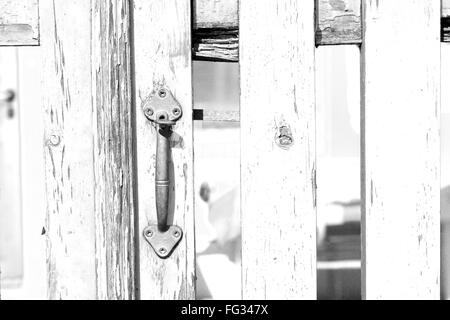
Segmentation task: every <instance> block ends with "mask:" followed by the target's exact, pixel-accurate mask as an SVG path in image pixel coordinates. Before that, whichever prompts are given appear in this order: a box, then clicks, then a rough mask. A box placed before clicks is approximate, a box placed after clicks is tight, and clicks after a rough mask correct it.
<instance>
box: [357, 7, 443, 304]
mask: <svg viewBox="0 0 450 320" xmlns="http://www.w3.org/2000/svg"><path fill="white" fill-rule="evenodd" d="M363 17H364V21H365V27H364V30H365V34H364V41H363V49H362V61H363V62H362V63H363V73H362V74H363V78H362V79H363V80H362V81H363V92H362V99H363V114H362V119H363V121H362V132H363V143H362V151H363V154H362V161H363V176H362V199H363V222H362V223H363V279H362V283H363V296H364V297H365V298H366V299H439V233H440V229H439V225H440V219H439V218H440V212H439V210H440V208H439V206H440V204H439V197H440V133H439V130H440V39H439V38H440V26H439V21H440V3H439V1H434V0H408V1H406V0H404V1H391V0H377V1H375V0H368V1H365V2H364V6H363ZM418 61H420V63H417V62H418Z"/></svg>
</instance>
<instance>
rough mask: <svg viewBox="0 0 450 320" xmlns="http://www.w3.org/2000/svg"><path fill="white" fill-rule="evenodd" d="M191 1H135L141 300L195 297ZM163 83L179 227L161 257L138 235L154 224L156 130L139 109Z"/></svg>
mask: <svg viewBox="0 0 450 320" xmlns="http://www.w3.org/2000/svg"><path fill="white" fill-rule="evenodd" d="M190 34H191V8H190V1H166V0H135V1H134V41H135V42H134V55H135V69H134V70H135V72H136V97H137V98H136V99H137V101H136V123H137V124H136V127H137V160H138V198H139V200H138V202H139V239H140V245H139V248H140V250H139V251H140V286H141V288H140V289H141V292H140V296H141V298H142V299H193V298H195V242H194V200H193V199H194V193H193V122H192V113H193V112H192V79H191V77H192V59H191V36H190ZM158 84H165V85H166V86H167V87H168V88H169V89H170V90H171V91H172V92H173V93H174V95H175V97H176V99H177V100H178V101H179V103H180V104H181V106H182V108H183V118H182V119H181V120H180V121H179V122H178V123H177V125H176V127H175V128H174V135H173V140H174V141H173V143H172V145H173V146H172V160H173V161H172V162H173V177H174V180H175V183H174V189H173V190H172V193H173V199H174V200H173V201H174V204H173V208H174V214H173V216H174V219H173V220H174V221H173V222H174V224H176V225H178V226H180V227H181V228H182V229H183V231H184V236H183V239H182V241H181V243H180V244H179V245H178V247H177V248H176V250H175V251H174V253H173V254H172V256H171V257H170V258H168V259H166V260H162V259H160V258H158V257H157V255H156V254H155V253H154V251H153V249H152V248H151V247H150V245H149V244H148V243H147V242H146V241H145V239H144V237H143V235H142V233H143V230H144V228H145V227H147V226H148V225H149V224H155V223H156V222H157V218H156V206H155V186H154V184H155V153H156V129H155V127H154V125H152V124H151V123H149V121H148V120H147V119H146V118H145V116H144V114H143V111H142V104H143V101H144V100H145V99H146V97H148V96H149V95H151V94H152V91H153V90H154V86H156V85H158Z"/></svg>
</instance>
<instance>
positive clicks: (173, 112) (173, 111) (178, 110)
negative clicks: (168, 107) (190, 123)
mask: <svg viewBox="0 0 450 320" xmlns="http://www.w3.org/2000/svg"><path fill="white" fill-rule="evenodd" d="M172 114H173V115H174V116H179V115H180V114H181V110H180V109H179V108H174V109H173V110H172Z"/></svg>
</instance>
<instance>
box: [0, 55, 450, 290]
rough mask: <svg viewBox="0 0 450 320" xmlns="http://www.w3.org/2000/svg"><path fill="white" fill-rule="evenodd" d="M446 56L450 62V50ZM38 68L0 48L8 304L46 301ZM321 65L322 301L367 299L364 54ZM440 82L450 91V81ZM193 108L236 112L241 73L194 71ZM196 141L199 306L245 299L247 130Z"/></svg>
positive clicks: (448, 156) (446, 286) (320, 59)
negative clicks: (243, 145) (243, 166)
mask: <svg viewBox="0 0 450 320" xmlns="http://www.w3.org/2000/svg"><path fill="white" fill-rule="evenodd" d="M443 47H444V48H443V50H448V54H450V46H447V47H448V48H447V47H445V46H443ZM36 59H37V58H36V49H33V48H17V49H16V48H1V49H0V270H1V281H0V285H1V294H2V298H3V299H45V298H46V292H45V288H46V270H45V268H46V267H45V259H46V254H45V243H44V239H43V237H42V236H41V232H42V227H43V226H44V224H45V209H46V208H45V199H44V190H43V188H44V171H43V169H44V160H43V150H42V144H43V124H42V113H41V110H40V99H41V94H42V92H41V90H40V78H39V69H38V66H37V64H36V63H35V61H37V60H36ZM316 59H317V73H316V74H317V80H316V81H317V136H318V141H317V157H318V177H317V180H318V219H317V232H318V244H317V253H318V264H317V268H318V293H319V299H360V298H361V294H360V291H361V279H360V278H361V272H360V266H361V263H360V258H361V245H360V243H361V236H360V233H361V228H360V221H361V210H360V89H359V88H360V80H359V79H360V52H359V49H358V48H357V47H356V46H333V47H320V48H318V49H317V56H316ZM444 63H445V61H444ZM444 70H450V65H444ZM442 76H443V77H448V80H445V79H443V80H444V81H448V82H447V83H450V72H449V73H447V74H443V75H442ZM447 91H448V90H447ZM442 102H443V103H442V124H443V125H442V129H441V134H442V179H441V180H442V200H441V204H442V205H441V211H442V218H441V221H442V223H441V226H442V227H441V229H442V298H444V299H449V298H450V278H449V276H448V274H449V272H450V258H449V250H448V244H449V243H450V93H449V92H446V91H445V90H443V101H442ZM194 104H195V108H198V109H209V110H216V111H235V112H238V111H239V65H238V64H233V63H216V62H215V63H212V62H206V61H205V62H203V61H196V62H194ZM445 124H447V126H446V125H445ZM194 135H195V139H194V141H195V172H196V180H195V190H196V224H197V225H196V232H197V234H196V239H197V254H198V259H197V263H198V266H197V267H198V284H197V287H198V299H240V292H241V287H240V281H241V274H240V263H241V261H240V259H241V257H240V248H241V240H240V196H239V194H240V190H239V181H240V146H239V140H240V126H239V123H238V122H231V121H230V122H200V121H199V122H195V132H194ZM444 253H445V254H444Z"/></svg>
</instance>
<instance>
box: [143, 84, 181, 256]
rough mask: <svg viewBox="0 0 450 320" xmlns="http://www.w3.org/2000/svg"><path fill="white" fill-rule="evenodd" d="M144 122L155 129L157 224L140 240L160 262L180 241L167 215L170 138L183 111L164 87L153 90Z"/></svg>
mask: <svg viewBox="0 0 450 320" xmlns="http://www.w3.org/2000/svg"><path fill="white" fill-rule="evenodd" d="M143 111H144V114H145V116H146V117H147V119H148V120H150V121H151V122H153V123H155V124H156V126H157V130H156V131H157V139H156V140H157V146H156V176H155V196H156V214H157V219H158V223H157V224H156V225H150V226H148V227H147V228H145V230H144V238H145V239H146V240H147V242H148V243H149V244H150V245H151V246H152V248H153V250H154V251H155V253H156V254H157V255H158V256H159V257H160V258H162V259H166V258H168V257H169V256H170V255H171V254H172V252H173V251H174V249H175V247H176V246H177V245H178V244H179V243H180V241H181V239H182V237H183V230H182V229H181V228H180V227H178V226H171V225H169V211H170V187H171V181H170V162H171V149H170V138H171V136H172V126H173V125H175V124H176V122H177V121H178V120H180V119H181V117H182V115H183V109H182V108H181V106H180V104H179V103H178V101H177V100H176V99H175V97H174V96H173V94H172V93H171V92H170V90H168V89H167V88H165V87H160V88H157V90H155V91H154V93H153V94H152V95H151V97H150V98H149V99H147V100H146V101H145V102H144V104H143Z"/></svg>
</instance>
